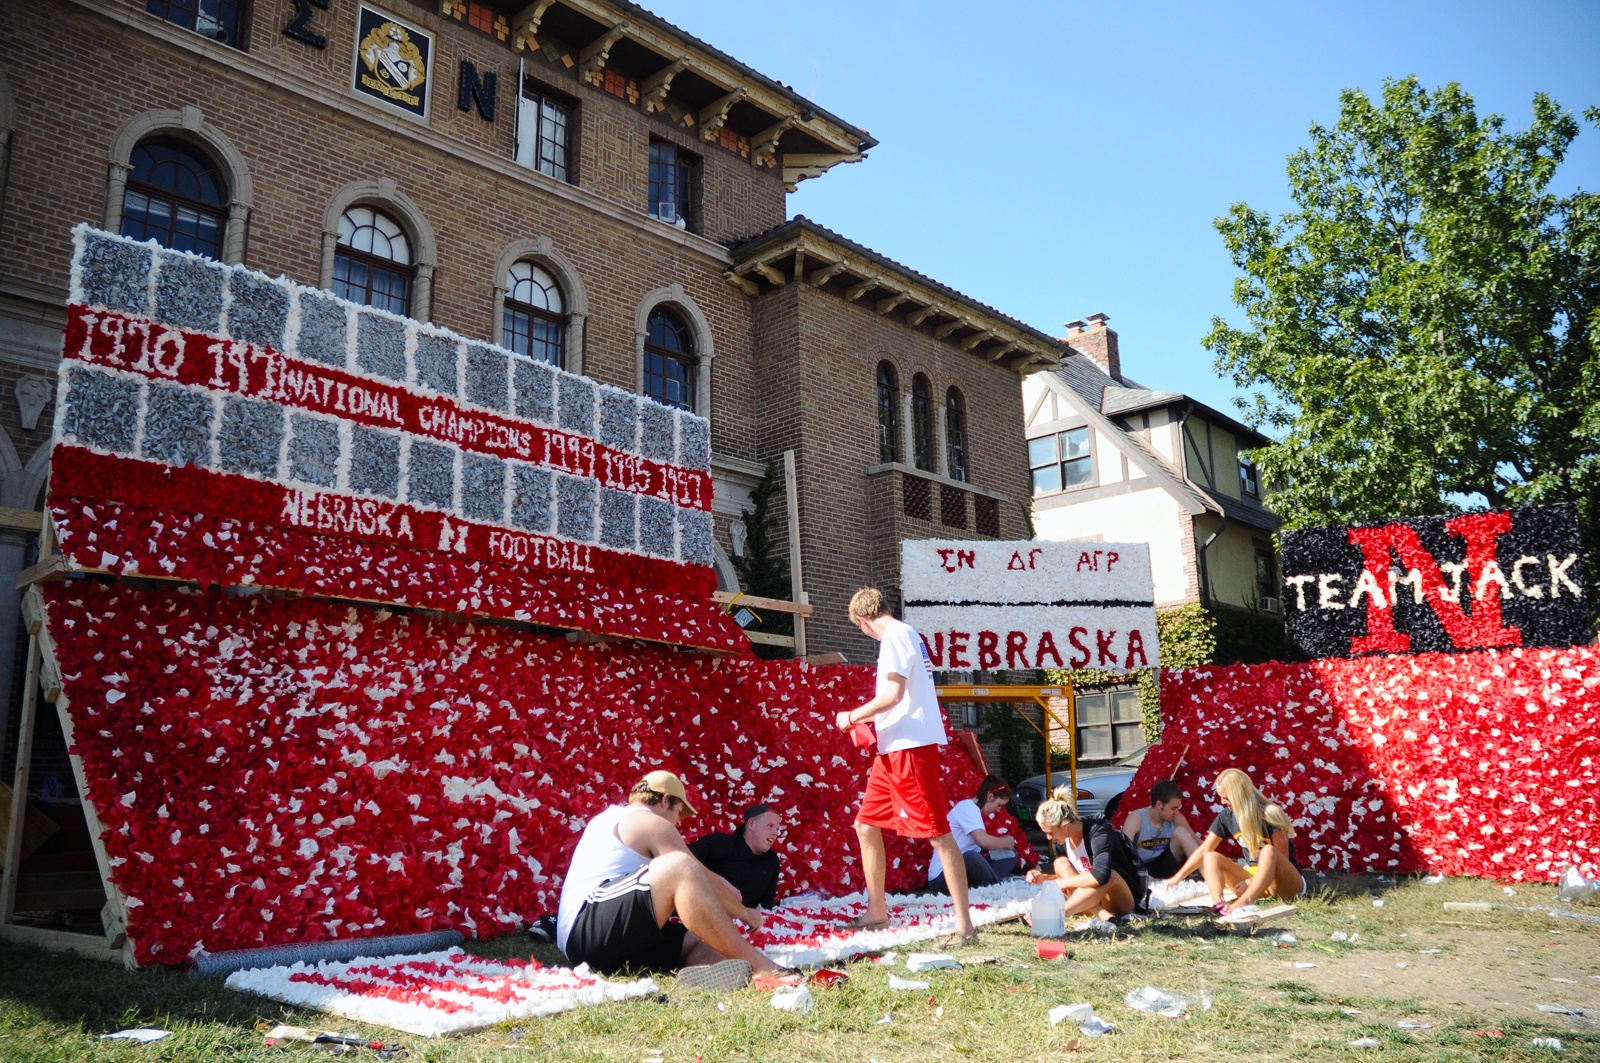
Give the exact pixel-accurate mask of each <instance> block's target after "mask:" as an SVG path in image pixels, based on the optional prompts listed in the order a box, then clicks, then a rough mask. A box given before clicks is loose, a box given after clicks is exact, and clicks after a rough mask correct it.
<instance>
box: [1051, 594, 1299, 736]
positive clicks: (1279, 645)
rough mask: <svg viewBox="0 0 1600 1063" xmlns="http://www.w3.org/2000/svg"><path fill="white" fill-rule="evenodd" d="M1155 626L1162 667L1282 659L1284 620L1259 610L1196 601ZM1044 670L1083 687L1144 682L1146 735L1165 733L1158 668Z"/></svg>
mask: <svg viewBox="0 0 1600 1063" xmlns="http://www.w3.org/2000/svg"><path fill="white" fill-rule="evenodd" d="M1156 627H1157V629H1158V630H1159V631H1160V633H1161V664H1162V667H1163V668H1197V667H1199V666H1200V665H1204V664H1238V663H1243V664H1260V663H1261V662H1263V661H1270V660H1282V659H1283V649H1284V643H1283V624H1281V623H1280V622H1278V621H1276V620H1274V619H1272V618H1271V617H1267V616H1263V615H1261V614H1260V613H1254V612H1250V611H1247V610H1244V609H1231V608H1228V607H1226V606H1220V607H1219V606H1209V607H1208V606H1206V605H1203V604H1201V603H1199V602H1192V603H1190V604H1188V605H1180V606H1177V607H1175V608H1172V609H1163V610H1161V611H1160V612H1158V613H1156ZM1045 675H1046V676H1047V677H1048V682H1051V683H1069V682H1070V683H1071V684H1072V687H1073V689H1074V690H1078V691H1089V690H1094V689H1096V688H1099V687H1106V686H1112V685H1115V684H1120V683H1126V682H1128V680H1129V679H1130V678H1131V679H1133V680H1134V682H1136V683H1137V684H1138V687H1139V712H1140V718H1141V722H1142V724H1143V727H1144V738H1145V741H1146V742H1155V741H1156V740H1157V739H1159V738H1160V737H1161V689H1160V684H1159V683H1158V682H1157V679H1156V670H1155V669H1154V668H1144V669H1140V670H1139V671H1136V672H1133V673H1131V675H1130V674H1122V673H1118V672H1107V671H1104V670H1101V669H1099V668H1078V669H1071V668H1053V669H1050V670H1049V671H1047V672H1046V673H1045ZM1041 744H1042V743H1041Z"/></svg>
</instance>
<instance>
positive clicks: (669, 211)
mask: <svg viewBox="0 0 1600 1063" xmlns="http://www.w3.org/2000/svg"><path fill="white" fill-rule="evenodd" d="M698 162H699V160H698V159H696V158H694V157H693V156H692V155H690V154H689V153H688V152H685V151H679V150H678V149H677V147H675V146H674V145H672V144H667V143H664V142H663V141H659V140H652V141H651V142H650V216H651V217H652V218H659V219H660V220H662V221H664V222H666V223H668V224H669V225H676V226H677V227H678V228H680V229H687V230H690V231H691V232H692V231H694V230H695V228H696V225H695V218H694V210H693V200H694V196H693V193H694V176H695V167H696V165H697V164H698Z"/></svg>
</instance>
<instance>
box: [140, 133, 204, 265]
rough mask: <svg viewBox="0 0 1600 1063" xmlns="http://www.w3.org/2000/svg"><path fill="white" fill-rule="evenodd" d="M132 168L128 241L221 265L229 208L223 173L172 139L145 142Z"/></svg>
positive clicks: (164, 138)
mask: <svg viewBox="0 0 1600 1063" xmlns="http://www.w3.org/2000/svg"><path fill="white" fill-rule="evenodd" d="M128 164H129V167H130V169H129V172H128V184H127V189H126V191H125V192H124V193H123V196H122V235H123V236H131V237H133V239H135V240H154V241H156V242H157V243H159V244H161V245H163V246H165V247H171V248H175V249H177V250H179V251H193V252H195V253H196V254H201V255H207V256H209V257H211V258H218V259H220V258H221V257H222V254H221V252H222V236H223V230H224V228H226V225H227V220H226V219H227V202H228V188H227V182H226V181H224V180H223V178H222V173H221V171H219V170H218V169H217V168H216V167H215V166H213V165H212V164H211V163H210V162H208V161H207V160H206V159H205V158H204V157H203V156H202V155H201V154H200V153H199V152H197V151H195V150H194V149H193V148H191V147H190V146H189V145H187V144H185V143H183V142H182V141H180V140H173V139H171V138H168V137H152V138H150V139H149V140H143V141H140V142H139V144H138V145H137V146H136V147H135V148H134V149H133V154H132V155H131V156H130V157H129V159H128Z"/></svg>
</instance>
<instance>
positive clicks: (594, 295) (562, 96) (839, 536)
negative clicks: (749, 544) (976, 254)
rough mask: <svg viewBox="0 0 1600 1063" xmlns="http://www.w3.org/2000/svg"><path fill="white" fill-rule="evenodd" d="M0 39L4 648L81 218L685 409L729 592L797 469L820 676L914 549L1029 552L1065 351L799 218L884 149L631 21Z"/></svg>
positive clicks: (282, 10)
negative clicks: (1027, 401)
mask: <svg viewBox="0 0 1600 1063" xmlns="http://www.w3.org/2000/svg"><path fill="white" fill-rule="evenodd" d="M7 28H8V32H9V34H10V36H11V39H12V41H13V45H12V47H11V48H9V49H7V51H6V55H5V57H4V58H3V59H0V427H3V429H4V430H3V431H0V588H4V591H3V594H4V595H5V596H6V599H7V601H6V602H4V603H0V646H5V647H9V646H11V645H12V644H14V643H15V642H16V641H17V627H18V625H17V609H16V605H15V601H16V599H15V598H14V597H10V596H11V594H12V592H11V591H10V589H9V588H10V587H11V585H12V581H13V576H14V574H15V573H16V572H17V571H19V570H20V569H21V568H23V567H25V565H26V564H28V563H29V562H30V561H31V560H32V558H31V557H30V556H29V554H30V551H32V550H34V549H36V546H35V545H34V542H35V539H34V535H35V533H36V531H37V528H38V524H39V521H38V511H39V510H40V508H41V507H42V502H43V494H44V488H45V480H46V476H47V473H48V448H47V446H46V444H47V443H48V439H49V435H50V425H51V420H52V417H53V416H54V412H55V408H54V402H53V396H54V379H55V367H56V363H57V360H58V352H59V346H60V329H61V327H62V325H63V323H64V321H65V312H64V307H65V298H66V290H67V280H68V278H67V268H68V259H69V236H68V230H69V228H70V227H71V226H72V225H73V224H75V223H77V222H80V221H88V222H90V223H93V224H96V225H100V226H102V227H104V228H107V229H110V230H112V231H119V232H122V233H124V234H128V235H133V236H137V237H141V238H153V239H156V240H157V241H159V242H161V243H163V244H166V245H168V246H176V247H181V248H184V249H187V250H196V251H200V252H202V253H205V254H208V255H211V256H212V257H215V258H218V259H220V260H223V261H226V262H242V263H244V264H246V265H248V266H250V267H252V268H255V269H259V270H261V271H263V272H265V273H268V274H271V275H278V274H281V275H284V276H287V277H289V278H291V279H293V280H296V281H299V282H302V283H306V284H311V285H316V286H319V287H324V288H331V289H332V290H334V291H335V292H336V293H338V294H340V295H344V296H346V297H347V298H351V299H354V300H356V301H358V302H367V303H371V304H373V305H377V306H381V307H384V308H385V309H391V310H395V311H397V312H400V313H404V314H406V315H407V316H410V317H414V318H418V319H421V320H425V321H432V322H436V323H438V324H440V325H443V326H445V327H447V328H450V329H453V330H455V331H457V332H459V333H462V334H464V335H466V336H469V337H474V338H481V339H487V340H491V341H493V342H495V343H500V344H502V345H504V346H507V347H509V348H511V349H512V350H514V351H515V352H516V353H518V354H520V355H523V356H525V357H531V358H540V359H544V360H547V361H552V362H555V363H557V364H560V365H562V366H564V367H565V368H567V369H571V370H574V371H576V372H581V373H584V374H586V375H589V376H591V377H593V378H594V379H596V380H599V381H603V382H605V383H609V384H614V385H618V386H622V387H626V388H630V389H633V390H635V391H638V392H641V393H645V394H650V395H652V396H655V397H657V398H661V399H663V400H665V401H668V402H670V403H674V404H677V405H681V406H684V407H688V408H692V409H693V410H695V411H696V412H698V413H701V414H704V415H706V416H707V417H708V418H709V419H710V423H711V428H712V450H713V459H712V461H713V471H714V479H715V482H716V495H717V501H716V504H715V510H714V511H715V516H716V535H717V540H718V546H719V557H718V572H719V579H721V580H722V581H723V584H724V587H725V588H732V587H734V586H736V580H737V577H736V576H735V574H734V572H733V567H732V565H731V564H730V563H729V560H728V555H730V554H733V553H735V552H736V550H737V548H738V546H739V544H738V543H736V542H735V540H734V538H732V537H730V533H729V526H730V523H731V522H732V521H734V520H736V519H737V517H738V516H739V514H740V513H741V512H742V509H743V505H744V503H745V501H746V500H747V498H748V492H749V490H750V488H751V487H752V486H753V485H754V484H755V483H756V482H757V481H758V479H759V477H760V475H761V473H762V470H763V469H764V467H765V465H766V463H768V462H777V463H778V464H779V465H780V466H781V464H782V458H783V453H784V452H785V451H787V450H793V451H795V453H796V460H797V465H798V469H799V488H798V497H799V517H800V529H801V541H802V544H803V545H802V560H803V569H804V572H805V578H806V590H807V593H808V596H809V599H810V601H811V602H812V603H813V605H814V606H815V607H816V610H817V615H816V617H815V619H814V621H813V622H812V624H811V625H810V639H809V648H810V649H811V650H812V652H819V651H826V650H840V651H843V652H844V653H845V654H846V655H847V656H848V657H849V658H850V659H852V660H862V659H870V657H871V654H872V647H871V646H870V644H869V643H867V641H866V640H865V639H863V638H862V637H861V636H860V635H859V634H858V633H856V632H855V631H854V629H853V628H851V627H849V626H848V625H847V624H846V623H845V622H844V619H843V617H844V609H845V603H846V601H847V599H848V595H849V593H850V592H851V591H853V590H854V589H855V587H857V586H860V585H861V584H863V583H868V582H876V583H879V584H881V585H885V586H886V587H888V588H889V589H891V590H892V589H893V587H894V585H895V583H896V582H897V571H898V564H899V559H898V549H897V544H898V542H899V541H900V540H901V539H903V538H908V537H924V536H929V535H935V534H937V535H941V536H957V537H959V536H962V535H968V536H1003V537H1022V536H1024V535H1025V534H1026V531H1025V529H1026V519H1025V512H1024V510H1023V508H1022V507H1023V504H1024V503H1025V502H1026V500H1027V498H1028V492H1029V487H1028V469H1027V463H1026V447H1025V443H1024V439H1023V428H1022V422H1021V420H1020V419H1019V418H1018V416H1017V414H1018V388H1019V382H1020V378H1021V376H1022V374H1023V373H1025V372H1027V371H1029V370H1030V369H1037V368H1039V367H1043V366H1050V365H1054V364H1056V363H1057V362H1058V361H1059V360H1060V359H1061V358H1062V357H1064V356H1066V355H1067V354H1069V353H1070V352H1069V349H1068V348H1067V347H1066V346H1065V345H1063V344H1062V343H1061V342H1060V341H1058V340H1055V339H1053V338H1052V337H1050V336H1048V335H1045V334H1043V333H1040V332H1037V331H1035V330H1033V329H1030V328H1028V327H1026V326H1024V325H1022V324H1021V323H1019V322H1017V321H1014V320H1012V319H1010V318H1008V317H1006V316H1004V315H1002V314H1000V313H998V312H997V311H995V310H994V309H992V308H989V307H986V306H983V305H981V304H978V303H976V302H974V301H973V300H971V299H968V298H966V297H964V296H962V295H960V294H959V293H957V292H954V291H952V290H950V289H948V288H946V287H944V286H943V285H940V284H938V283H937V282H935V281H932V280H930V279H929V278H927V277H923V276H921V275H920V274H917V273H915V272H914V271H912V270H909V269H907V268H905V267H903V266H900V265H897V264H896V263H894V262H892V261H890V260H888V259H886V258H884V257H883V256H881V255H879V254H876V253H875V252H872V251H870V250H867V249H866V248H862V247H860V246H858V245H856V244H854V243H852V242H850V241H849V240H847V239H845V238H843V237H841V236H838V235H837V234H834V233H831V232H829V231H827V230H825V229H823V228H821V227H819V226H816V225H814V224H812V223H810V222H808V221H806V220H804V219H798V218H797V219H794V220H786V219H787V210H786V202H785V197H786V193H787V192H788V191H792V190H793V189H794V187H795V185H796V183H797V182H799V181H801V180H804V179H807V178H813V177H818V176H820V175H822V174H823V173H825V172H826V171H827V170H828V169H829V168H830V167H832V166H834V165H836V164H839V163H849V162H857V161H860V160H861V159H862V158H863V157H864V153H865V152H866V151H867V149H869V148H871V147H872V146H873V145H874V144H875V143H876V141H874V140H873V139H872V138H871V137H870V136H869V135H868V134H867V133H866V132H864V131H863V130H861V129H859V128H857V127H855V126H853V125H851V124H849V123H848V122H846V121H844V120H842V119H840V118H837V117H835V116H833V115H831V114H829V113H828V112H826V111H824V110H822V109H821V108H819V107H817V106H816V105H815V104H813V103H811V102H810V101H808V100H806V99H804V98H803V97H801V96H799V95H798V94H796V93H795V92H794V91H793V90H791V89H790V88H788V87H787V86H784V85H781V84H779V83H777V82H775V81H773V80H771V79H769V78H767V77H764V76H762V75H761V74H759V73H757V72H755V71H753V70H751V69H749V68H747V67H745V66H744V65H742V64H741V63H739V62H737V61H736V60H734V59H732V58H731V57H729V56H726V55H724V54H722V53H721V52H719V51H717V50H716V49H715V48H713V47H711V46H710V45H708V44H706V43H704V42H702V41H699V40H697V39H695V38H694V37H692V36H690V35H688V34H686V33H684V32H682V31H681V30H679V29H677V28H676V27H674V26H672V25H670V24H668V23H666V22H664V21H663V20H661V19H659V18H657V17H656V16H654V15H651V14H650V13H649V12H647V11H644V10H642V9H641V8H638V7H636V6H634V5H632V4H629V3H625V2H620V0H534V2H532V3H526V4H525V3H522V2H521V0H490V2H488V3H478V2H477V0H371V2H365V0H350V2H344V0H340V2H337V3H332V4H331V5H330V4H327V3H326V2H324V0H258V2H256V3H254V4H238V3H235V2H234V0H43V2H41V3H35V4H27V5H20V6H18V7H17V8H16V9H15V10H13V11H12V13H11V15H10V16H8V26H7ZM785 516H786V515H785ZM13 664H14V661H13V655H12V654H10V653H6V652H0V689H13V688H15V686H16V684H17V682H18V677H17V675H16V672H17V671H18V670H17V669H16V668H15V667H13Z"/></svg>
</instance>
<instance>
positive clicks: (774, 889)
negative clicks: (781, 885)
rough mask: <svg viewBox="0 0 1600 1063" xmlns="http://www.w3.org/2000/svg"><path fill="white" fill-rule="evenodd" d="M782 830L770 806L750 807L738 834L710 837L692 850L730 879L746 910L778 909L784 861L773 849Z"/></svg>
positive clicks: (691, 846) (708, 867)
mask: <svg viewBox="0 0 1600 1063" xmlns="http://www.w3.org/2000/svg"><path fill="white" fill-rule="evenodd" d="M782 827H783V818H782V817H781V816H779V815H778V813H777V812H774V811H773V809H772V806H771V805H765V804H762V805H751V806H750V807H749V808H747V809H745V811H744V827H743V828H742V829H741V830H740V831H739V832H738V833H737V834H707V835H706V836H705V837H703V838H699V839H696V840H695V841H692V842H690V843H689V851H690V852H691V853H693V854H694V855H695V858H696V859H697V860H699V861H700V862H701V863H702V864H704V865H706V870H708V871H710V872H711V873H712V874H714V875H721V876H722V877H723V878H725V879H727V880H728V882H729V883H730V884H731V885H732V886H733V888H734V889H736V890H738V891H739V896H740V898H741V899H742V900H743V901H744V905H745V907H746V908H776V907H777V906H778V874H779V872H780V871H781V870H782V861H781V860H780V859H779V858H778V854H777V853H775V852H773V851H772V846H773V843H775V842H776V841H777V840H778V832H779V830H781V829H782Z"/></svg>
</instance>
